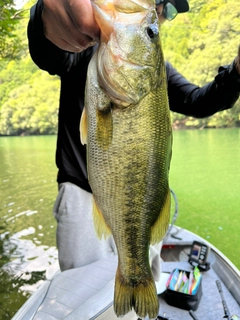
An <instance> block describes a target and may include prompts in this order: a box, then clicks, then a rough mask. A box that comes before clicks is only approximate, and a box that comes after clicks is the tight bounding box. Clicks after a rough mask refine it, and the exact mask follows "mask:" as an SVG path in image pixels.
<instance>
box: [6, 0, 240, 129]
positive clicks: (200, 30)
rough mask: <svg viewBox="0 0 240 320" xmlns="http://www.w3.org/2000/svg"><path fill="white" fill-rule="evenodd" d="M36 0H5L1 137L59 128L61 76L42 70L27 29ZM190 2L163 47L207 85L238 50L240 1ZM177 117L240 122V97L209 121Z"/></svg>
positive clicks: (166, 28)
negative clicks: (21, 0)
mask: <svg viewBox="0 0 240 320" xmlns="http://www.w3.org/2000/svg"><path fill="white" fill-rule="evenodd" d="M34 2H35V0H31V1H29V2H28V3H26V5H25V7H24V8H23V9H22V10H20V11H18V12H17V11H16V9H14V8H13V6H12V5H13V0H0V52H1V53H0V135H20V134H22V135H23V134H52V133H56V132H57V121H58V116H57V114H58V101H59V79H58V78H57V77H52V76H50V75H48V74H47V73H46V72H43V71H40V70H39V69H38V68H37V67H36V66H35V65H34V63H33V62H32V61H31V58H30V57H29V54H28V48H27V37H26V28H27V23H28V17H29V9H30V7H31V6H32V5H33V4H34ZM189 3H190V8H191V10H190V12H189V13H185V14H179V15H178V17H177V18H176V19H175V20H174V21H172V22H166V23H165V24H164V25H163V27H162V41H163V48H164V53H165V58H166V59H167V60H168V61H170V62H171V63H172V64H173V65H174V67H175V68H176V69H177V70H178V71H179V72H180V73H182V74H183V75H184V76H185V77H186V78H187V79H188V80H189V81H191V82H193V83H196V84H197V85H199V86H202V85H204V84H205V83H207V82H209V81H212V80H213V78H214V77H215V75H216V74H217V70H218V68H219V66H220V65H224V64H229V63H230V62H231V61H232V60H233V59H234V58H235V56H236V54H237V48H238V45H239V40H240V39H239V34H240V6H239V0H189ZM13 17H15V18H13ZM20 18H21V19H20ZM3 40H4V44H3ZM14 41H17V44H18V45H17V46H16V43H15V42H14ZM14 43H15V44H14ZM19 44H21V46H20V45H19ZM4 48H5V49H4ZM3 57H5V58H3ZM10 57H12V59H11V58H10ZM13 57H14V59H13ZM17 59H18V60H17ZM172 117H173V126H174V127H175V128H193V127H194V128H205V127H214V128H219V127H232V126H240V101H239V100H238V102H237V103H236V105H235V107H234V108H232V109H231V110H226V111H223V112H219V113H217V114H215V115H214V116H212V117H209V118H205V119H193V118H188V117H186V116H182V115H179V114H174V113H173V114H172Z"/></svg>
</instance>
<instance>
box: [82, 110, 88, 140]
mask: <svg viewBox="0 0 240 320" xmlns="http://www.w3.org/2000/svg"><path fill="white" fill-rule="evenodd" d="M87 131H88V121H87V112H86V109H85V108H84V109H83V112H82V116H81V121H80V140H81V143H82V144H87Z"/></svg>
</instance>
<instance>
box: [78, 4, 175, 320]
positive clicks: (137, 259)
mask: <svg viewBox="0 0 240 320" xmlns="http://www.w3.org/2000/svg"><path fill="white" fill-rule="evenodd" d="M92 5H93V9H94V15H95V19H96V21H97V23H98V25H99V26H100V30H101V38H100V43H99V47H98V49H97V51H96V52H95V54H94V56H93V58H92V59H91V61H90V64H89V67H88V74H87V82H86V91H85V110H84V112H83V115H82V118H81V125H80V131H81V140H82V142H83V143H87V166H88V176H89V183H90V186H91V188H92V192H93V218H94V224H95V229H96V232H97V235H98V237H99V238H101V237H102V236H104V237H107V236H108V235H110V234H112V235H113V238H114V240H115V243H116V247H117V251H118V268H117V272H116V277H115V292H114V310H115V313H116V315H117V316H121V315H124V314H126V313H127V312H129V311H130V310H132V308H134V310H135V312H136V313H137V315H138V316H139V317H145V316H147V315H148V316H149V317H150V318H156V317H157V315H158V312H159V302H158V298H157V292H156V287H155V282H154V279H153V275H152V272H151V268H150V264H149V245H150V244H155V243H157V242H159V241H161V239H162V238H163V237H164V235H165V232H166V230H167V228H168V224H169V214H170V191H169V183H168V173H169V166H170V160H171V148H172V131H171V121H170V112H169V106H168V97H167V84H166V74H165V63H164V58H163V53H162V48H161V44H160V36H159V26H158V19H157V14H156V11H155V1H154V0H93V1H92Z"/></svg>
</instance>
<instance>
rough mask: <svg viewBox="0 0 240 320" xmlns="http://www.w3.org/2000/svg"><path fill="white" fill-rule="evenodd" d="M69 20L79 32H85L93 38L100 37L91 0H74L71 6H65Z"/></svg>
mask: <svg viewBox="0 0 240 320" xmlns="http://www.w3.org/2000/svg"><path fill="white" fill-rule="evenodd" d="M65 9H66V12H67V14H68V15H69V20H71V22H72V25H74V27H75V28H76V31H77V32H80V33H83V34H85V35H87V36H89V38H91V39H96V38H98V37H99V34H100V30H99V27H98V25H97V23H96V21H95V19H94V14H93V8H92V4H91V2H90V1H89V0H82V1H81V2H79V0H73V1H72V2H71V6H67V5H66V7H65Z"/></svg>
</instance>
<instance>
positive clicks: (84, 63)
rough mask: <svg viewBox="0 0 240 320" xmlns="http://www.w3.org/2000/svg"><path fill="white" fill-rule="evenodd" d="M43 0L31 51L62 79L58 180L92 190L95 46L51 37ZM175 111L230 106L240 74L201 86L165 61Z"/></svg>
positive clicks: (198, 113) (223, 72) (33, 21)
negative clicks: (89, 113) (90, 97)
mask: <svg viewBox="0 0 240 320" xmlns="http://www.w3.org/2000/svg"><path fill="white" fill-rule="evenodd" d="M41 12H42V0H39V1H38V2H37V4H36V5H35V6H33V7H32V9H31V16H30V21H29V24H28V39H29V50H30V54H31V57H32V59H33V61H34V62H35V63H36V64H37V65H38V67H39V68H41V69H43V70H46V71H48V72H49V73H50V74H51V75H58V76H59V77H60V78H61V94H60V106H59V122H58V140H57V151H56V164H57V167H58V169H59V172H58V178H57V181H58V182H59V183H61V182H66V181H69V182H72V183H74V184H76V185H78V186H79V187H81V188H83V189H85V190H87V191H91V189H90V186H89V184H88V179H87V170H86V149H85V146H83V145H82V144H81V143H80V135H79V122H80V117H81V113H82V110H83V106H84V90H85V81H86V74H87V67H88V63H89V61H90V59H91V57H92V54H93V51H94V48H89V49H87V50H85V51H83V52H81V53H69V52H66V51H63V50H61V49H59V48H58V47H56V46H55V45H54V44H52V43H51V42H50V41H49V40H47V39H46V38H45V36H44V33H43V24H42V20H41ZM166 70H167V79H168V96H169V104H170V109H171V110H172V111H174V112H178V113H182V114H185V115H188V116H193V117H198V118H202V117H207V116H210V115H213V114H214V113H215V112H218V111H221V110H225V109H229V108H231V107H232V106H233V105H234V103H235V102H236V101H237V99H238V97H239V93H240V76H239V75H238V73H237V71H236V70H235V68H233V67H232V65H229V66H225V67H220V68H219V73H218V75H217V76H216V77H215V79H214V80H213V81H212V82H210V83H208V84H207V85H205V86H204V87H202V88H199V87H198V86H196V85H194V84H191V83H189V82H188V81H187V80H186V79H185V78H184V77H183V76H182V75H181V74H179V73H178V72H177V71H176V70H175V69H174V68H173V67H172V65H171V64H170V63H166Z"/></svg>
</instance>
